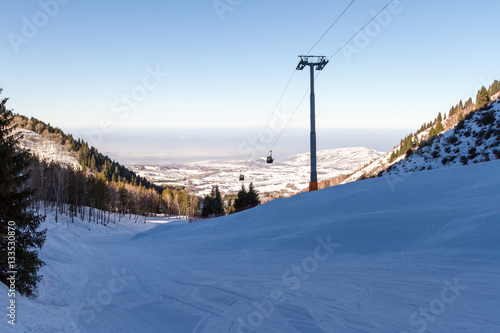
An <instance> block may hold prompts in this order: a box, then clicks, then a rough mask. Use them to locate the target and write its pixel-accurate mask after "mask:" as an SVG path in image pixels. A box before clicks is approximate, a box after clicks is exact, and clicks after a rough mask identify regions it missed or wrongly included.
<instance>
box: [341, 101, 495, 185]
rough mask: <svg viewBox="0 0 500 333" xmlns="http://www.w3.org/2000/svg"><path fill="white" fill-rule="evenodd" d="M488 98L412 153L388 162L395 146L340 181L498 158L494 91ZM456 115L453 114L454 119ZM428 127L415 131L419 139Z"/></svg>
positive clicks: (425, 135)
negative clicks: (488, 103) (479, 106)
mask: <svg viewBox="0 0 500 333" xmlns="http://www.w3.org/2000/svg"><path fill="white" fill-rule="evenodd" d="M492 100H494V102H492V103H491V104H490V105H487V106H486V107H485V108H484V109H482V110H479V111H472V112H469V113H468V114H467V115H466V118H465V120H464V121H463V122H459V123H458V124H457V125H456V126H453V127H452V126H451V124H450V122H447V125H446V127H451V129H449V130H448V131H446V132H444V133H442V134H441V135H439V136H437V137H434V138H432V139H431V140H428V141H427V142H426V143H425V144H423V145H421V146H420V148H419V149H417V150H415V154H413V155H411V156H409V157H407V156H406V155H402V156H400V157H398V158H397V159H395V160H394V161H392V162H391V161H390V157H391V154H392V153H393V152H395V151H396V150H397V149H398V148H399V146H397V147H395V148H394V149H393V150H391V151H390V152H388V153H387V154H385V155H383V156H381V157H380V158H378V159H376V160H374V161H373V162H371V163H370V164H368V165H367V166H365V167H363V168H361V169H359V170H357V171H356V172H354V173H353V174H352V175H351V176H350V177H349V178H347V179H346V180H345V181H344V182H343V183H344V184H346V183H350V182H353V181H356V180H359V179H363V178H371V177H375V176H378V175H379V174H382V173H385V174H387V173H389V174H396V173H401V172H411V171H422V170H431V169H437V168H443V167H449V166H455V165H462V164H468V163H479V162H484V161H490V160H495V159H500V101H498V94H497V95H495V96H494V97H493V98H492ZM456 116H457V115H454V117H455V118H456ZM448 120H450V119H448ZM455 120H456V119H455ZM451 123H453V122H451ZM429 130H430V129H427V130H425V131H423V132H422V133H420V134H419V136H418V137H419V140H420V141H422V140H425V139H426V137H427V135H428V133H429ZM385 171H387V172H385Z"/></svg>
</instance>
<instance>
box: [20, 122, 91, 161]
mask: <svg viewBox="0 0 500 333" xmlns="http://www.w3.org/2000/svg"><path fill="white" fill-rule="evenodd" d="M15 133H19V134H21V135H22V137H21V140H20V141H19V145H20V147H21V148H23V149H26V150H29V151H30V152H31V153H32V154H34V155H37V156H38V157H39V158H40V159H42V160H46V161H48V162H55V163H59V164H63V165H68V166H72V167H73V168H76V169H81V166H80V164H79V163H78V159H77V158H76V154H75V153H73V152H71V151H69V150H68V149H67V148H66V147H65V146H63V145H61V144H59V143H56V142H54V141H52V140H48V139H45V138H43V137H42V136H41V135H40V134H38V133H35V132H33V131H30V130H27V129H24V128H18V129H16V130H15Z"/></svg>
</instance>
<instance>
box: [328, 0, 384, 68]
mask: <svg viewBox="0 0 500 333" xmlns="http://www.w3.org/2000/svg"><path fill="white" fill-rule="evenodd" d="M393 2H394V0H391V1H389V2H388V3H387V5H385V6H384V8H382V9H381V10H380V11H379V12H378V13H377V14H376V15H375V16H374V17H372V19H371V20H370V21H368V22H367V23H366V24H365V25H364V26H363V27H362V28H361V29H359V30H358V32H356V33H355V34H354V35H353V36H352V37H351V38H349V39H348V40H347V42H345V43H344V44H343V45H342V46H341V47H340V48H339V49H338V50H337V51H335V53H333V54H332V56H331V57H330V58H328V60H330V59H332V58H333V57H335V56H336V55H337V54H338V53H339V52H340V51H342V49H343V48H344V47H345V46H346V45H347V44H349V43H350V42H351V41H352V40H353V39H354V38H356V36H357V35H359V34H360V33H361V31H363V30H364V29H365V28H366V27H367V26H368V25H369V24H370V23H372V22H373V21H374V20H375V19H376V18H377V17H378V16H379V15H380V14H381V13H382V12H383V11H384V10H386V8H387V7H389V5H390V4H391V3H393Z"/></svg>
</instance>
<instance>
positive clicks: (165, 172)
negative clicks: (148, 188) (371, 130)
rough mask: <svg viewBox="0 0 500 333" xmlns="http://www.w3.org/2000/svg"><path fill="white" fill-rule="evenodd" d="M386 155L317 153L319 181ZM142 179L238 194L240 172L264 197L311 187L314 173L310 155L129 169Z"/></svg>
mask: <svg viewBox="0 0 500 333" xmlns="http://www.w3.org/2000/svg"><path fill="white" fill-rule="evenodd" d="M383 154H384V153H382V152H379V151H376V150H373V149H368V148H363V147H354V148H340V149H329V150H321V151H318V153H317V160H318V178H319V180H324V179H329V178H333V177H336V176H338V175H340V174H349V173H352V172H354V171H355V170H357V169H358V168H360V167H362V166H363V165H365V164H367V163H369V162H370V161H372V160H374V159H377V158H378V157H380V156H382V155H383ZM127 167H128V168H129V169H130V170H132V171H134V172H136V173H137V174H139V175H140V176H142V177H146V178H147V179H150V180H153V181H155V182H157V183H158V184H165V183H166V184H170V185H181V186H186V187H187V188H188V189H190V191H192V193H195V194H198V195H203V194H206V193H208V192H210V190H211V189H212V186H214V185H219V187H220V189H221V190H222V191H223V192H224V193H228V192H229V193H231V192H233V193H236V192H237V191H238V190H239V189H240V188H241V182H239V181H238V178H239V175H240V172H241V173H243V174H244V175H245V182H246V184H248V183H250V182H253V183H254V185H255V186H256V188H257V189H258V190H259V192H260V193H261V194H265V193H266V192H271V193H275V194H279V195H283V196H288V195H290V194H294V193H297V192H299V191H300V190H303V189H304V188H307V187H308V184H309V174H310V157H309V153H304V154H298V155H293V156H290V157H289V158H287V159H285V160H283V161H280V160H275V162H274V163H273V164H267V163H266V161H265V159H264V158H262V159H258V160H254V161H250V162H246V161H229V162H216V161H206V162H196V163H190V164H186V165H178V166H138V165H131V166H127Z"/></svg>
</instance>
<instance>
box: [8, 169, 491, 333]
mask: <svg viewBox="0 0 500 333" xmlns="http://www.w3.org/2000/svg"><path fill="white" fill-rule="evenodd" d="M394 177H398V179H397V180H398V181H397V182H395V181H393V180H394ZM457 179H458V180H459V181H457ZM499 188H500V161H492V162H488V163H479V164H473V165H467V166H457V167H450V168H446V169H442V170H432V171H424V172H418V173H410V174H407V175H406V176H405V177H401V176H400V175H398V176H387V177H380V178H375V179H369V180H366V181H362V182H355V183H350V184H346V185H341V186H336V187H331V188H327V189H324V190H320V191H316V192H311V193H302V194H299V195H296V196H294V197H292V198H287V199H279V200H274V201H271V202H269V203H266V204H264V205H261V206H258V207H257V208H255V209H251V210H248V211H245V212H241V213H238V214H234V215H230V216H227V217H222V218H217V219H212V220H208V221H205V222H196V223H191V224H187V223H182V221H181V222H180V223H178V224H162V225H159V226H158V227H156V228H153V229H150V228H151V227H152V226H154V224H153V223H151V224H150V222H148V223H146V224H144V223H137V224H135V223H133V222H132V221H122V222H121V223H118V222H117V224H116V225H115V224H110V225H108V226H106V227H105V226H100V225H99V226H98V225H95V224H93V223H91V224H89V223H88V222H78V221H75V223H74V224H72V223H71V222H70V221H69V220H68V219H66V220H64V221H63V223H57V224H56V223H55V222H53V221H52V220H50V219H49V220H48V221H47V222H45V223H44V226H45V227H47V228H48V229H49V231H48V240H47V244H46V246H45V247H44V248H43V249H42V250H41V251H40V254H41V257H42V259H43V260H44V261H45V262H46V263H47V265H46V266H45V267H43V269H42V273H43V275H44V279H43V281H42V283H41V285H40V288H39V290H38V291H37V292H38V294H39V297H38V298H37V299H26V298H23V297H18V298H17V299H16V304H17V308H16V310H17V316H18V317H17V321H16V327H15V328H13V327H10V326H9V325H8V324H7V317H6V316H5V313H6V311H7V310H6V297H5V296H2V297H1V298H0V302H1V303H2V304H1V306H0V308H1V309H2V310H1V317H3V318H4V319H3V320H1V321H0V331H2V332H175V333H183V332H189V333H193V332H195V333H200V332H207V333H218V332H276V333H279V332H284V333H296V332H301V333H302V332H332V333H333V332H357V333H361V332H482V333H483V332H485V333H494V332H498V328H499V327H500V317H499V316H498V313H499V312H500V298H499V297H498V295H500V283H499V282H500V281H499V277H500V266H499V265H498V263H499V262H500V223H498V221H500V205H498V203H499V202H500V191H499V190H498V189H499ZM147 229H148V230H147ZM6 294H7V288H6V287H5V286H4V285H3V284H2V285H0V295H6Z"/></svg>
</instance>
